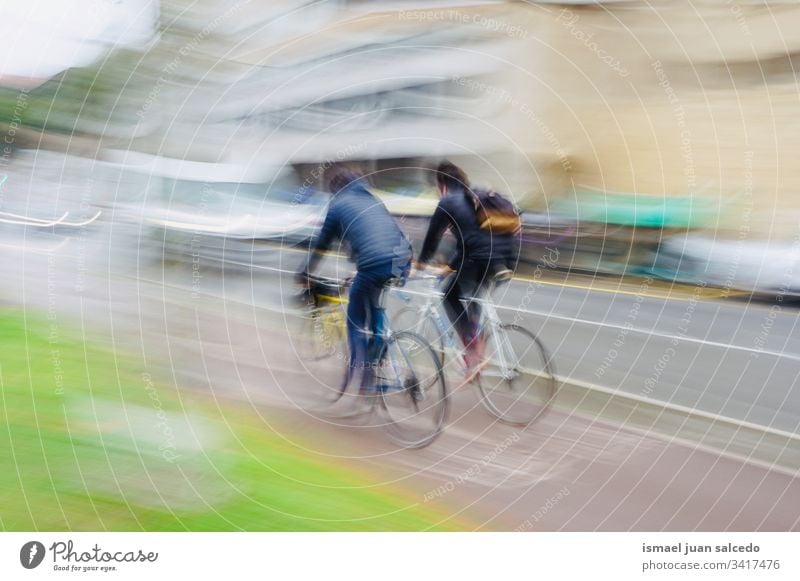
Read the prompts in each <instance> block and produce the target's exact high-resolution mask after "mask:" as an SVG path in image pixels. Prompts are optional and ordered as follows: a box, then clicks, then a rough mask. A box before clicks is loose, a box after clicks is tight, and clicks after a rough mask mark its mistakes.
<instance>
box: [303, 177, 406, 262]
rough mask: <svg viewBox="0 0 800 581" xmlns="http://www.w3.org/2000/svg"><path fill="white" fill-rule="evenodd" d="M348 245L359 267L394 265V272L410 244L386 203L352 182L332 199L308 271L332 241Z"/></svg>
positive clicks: (404, 257)
mask: <svg viewBox="0 0 800 581" xmlns="http://www.w3.org/2000/svg"><path fill="white" fill-rule="evenodd" d="M337 239H339V240H343V241H344V242H346V243H347V245H348V246H349V247H350V257H351V259H352V260H353V262H355V263H356V268H357V269H358V270H369V269H370V268H375V267H378V266H384V265H387V264H395V265H397V267H398V269H399V270H398V273H397V275H398V276H399V275H400V271H401V270H402V269H404V268H405V267H406V266H407V265H408V262H409V261H410V260H411V243H410V242H409V241H408V238H406V236H405V235H404V234H403V232H402V231H401V230H400V227H399V226H398V225H397V222H395V219H394V218H393V217H392V215H391V214H389V211H388V210H387V209H386V206H384V205H383V202H381V201H380V200H379V199H378V198H376V197H375V196H373V195H372V194H371V193H370V192H369V191H368V190H367V189H366V188H365V187H364V186H363V185H361V184H360V183H355V184H353V185H351V186H350V187H348V188H347V189H345V190H342V191H341V192H339V193H338V194H336V195H335V196H333V199H332V200H331V203H330V205H329V206H328V214H327V215H326V216H325V222H324V223H323V224H322V230H321V231H320V233H319V235H318V236H317V239H316V240H315V242H314V245H313V248H314V250H316V252H313V253H312V254H311V257H310V258H309V262H308V265H307V271H311V270H312V269H313V267H314V265H315V264H316V262H317V261H318V260H319V252H322V251H325V250H328V249H329V248H330V246H331V244H332V243H333V242H334V241H335V240H337Z"/></svg>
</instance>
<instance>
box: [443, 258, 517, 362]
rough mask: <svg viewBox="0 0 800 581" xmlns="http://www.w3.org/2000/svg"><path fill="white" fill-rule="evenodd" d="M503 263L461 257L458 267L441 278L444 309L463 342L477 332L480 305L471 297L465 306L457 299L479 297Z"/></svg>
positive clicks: (472, 338)
mask: <svg viewBox="0 0 800 581" xmlns="http://www.w3.org/2000/svg"><path fill="white" fill-rule="evenodd" d="M504 267H505V265H504V263H503V262H502V261H497V260H465V261H463V262H462V263H461V265H460V268H459V269H458V271H457V272H455V273H453V274H452V275H451V276H450V278H449V279H447V281H445V285H444V306H445V310H446V311H447V316H448V317H449V318H450V323H452V325H453V327H455V329H456V332H457V333H458V336H459V337H460V338H461V341H462V342H463V343H464V346H467V345H469V344H470V343H472V341H473V340H474V339H475V337H476V335H477V332H478V324H479V322H480V318H481V308H480V305H478V304H477V303H475V302H472V301H470V302H469V303H467V305H468V306H467V307H465V306H464V303H462V302H461V301H462V300H467V299H470V298H472V297H479V296H480V295H481V294H482V293H483V291H485V290H486V287H487V286H488V285H489V283H490V282H491V280H492V277H493V276H494V275H495V274H497V273H498V272H499V271H500V270H502V269H503V268H504Z"/></svg>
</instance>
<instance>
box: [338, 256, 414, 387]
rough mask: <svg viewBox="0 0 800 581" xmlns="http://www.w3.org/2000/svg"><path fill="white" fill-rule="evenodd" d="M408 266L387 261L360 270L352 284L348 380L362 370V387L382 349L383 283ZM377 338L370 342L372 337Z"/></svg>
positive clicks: (369, 381)
mask: <svg viewBox="0 0 800 581" xmlns="http://www.w3.org/2000/svg"><path fill="white" fill-rule="evenodd" d="M409 268H410V263H409V265H408V266H404V267H403V268H400V269H398V267H397V265H396V264H395V263H391V262H390V263H387V264H382V265H379V266H376V267H374V268H370V269H367V270H359V271H358V273H357V274H356V277H355V279H354V280H353V286H352V287H351V288H350V304H349V305H348V307H347V341H348V343H349V345H350V371H349V373H348V376H347V380H348V382H350V381H353V380H354V379H357V378H358V375H359V374H360V376H361V377H360V386H361V388H366V387H369V386H370V384H371V382H372V377H373V373H372V367H373V362H374V360H375V359H376V358H377V357H378V354H379V353H380V349H381V340H382V337H383V328H384V317H385V315H384V313H383V309H382V308H381V303H380V301H381V292H382V291H383V286H384V285H385V284H386V283H387V282H388V281H389V280H390V279H391V278H393V277H396V276H401V277H405V276H407V274H408V270H409ZM372 337H375V341H374V342H373V343H372V345H370V339H371V338H372Z"/></svg>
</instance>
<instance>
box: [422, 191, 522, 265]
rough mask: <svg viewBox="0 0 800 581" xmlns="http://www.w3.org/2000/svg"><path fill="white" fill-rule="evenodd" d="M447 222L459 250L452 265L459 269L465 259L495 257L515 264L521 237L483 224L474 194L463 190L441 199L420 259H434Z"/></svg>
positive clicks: (494, 258)
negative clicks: (478, 214) (476, 207)
mask: <svg viewBox="0 0 800 581" xmlns="http://www.w3.org/2000/svg"><path fill="white" fill-rule="evenodd" d="M448 226H449V227H450V228H451V230H452V232H453V236H455V238H456V245H457V250H456V254H455V256H453V257H452V259H451V260H450V263H449V264H450V268H453V269H455V270H458V269H459V265H460V264H461V263H462V262H463V261H464V260H477V261H495V260H496V261H501V262H503V263H505V266H506V267H507V268H511V269H513V268H515V265H516V260H517V254H518V251H519V241H518V237H517V236H514V235H511V234H506V235H498V234H494V235H492V234H491V233H490V232H489V231H488V230H484V229H483V228H481V226H480V224H479V223H478V217H477V215H476V214H475V205H474V202H473V200H472V197H471V194H468V193H467V192H465V191H464V190H457V191H453V192H449V193H448V194H447V195H446V196H445V197H443V198H442V199H441V200H439V205H438V206H436V210H435V211H434V212H433V216H432V217H431V223H430V226H428V233H427V235H426V236H425V242H423V244H422V251H421V252H420V254H419V261H420V262H428V261H429V260H430V259H431V257H432V256H433V254H434V253H435V252H436V248H437V247H438V246H439V242H440V241H441V239H442V236H443V235H444V233H445V231H446V230H447V227H448Z"/></svg>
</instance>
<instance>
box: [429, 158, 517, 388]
mask: <svg viewBox="0 0 800 581" xmlns="http://www.w3.org/2000/svg"><path fill="white" fill-rule="evenodd" d="M436 183H437V186H438V188H439V193H440V194H441V196H442V197H441V199H440V200H439V204H438V206H437V207H436V210H435V211H434V213H433V217H432V218H431V223H430V226H428V233H427V235H426V236H425V242H424V243H423V245H422V250H421V251H420V254H419V258H418V261H417V267H418V268H420V269H422V268H424V267H425V264H426V263H427V262H429V261H430V259H431V258H432V257H433V255H434V253H435V252H436V248H437V247H438V246H439V242H440V241H441V239H442V236H443V235H444V233H445V231H446V230H447V229H448V228H450V230H451V231H452V233H453V236H455V239H456V245H457V250H456V253H455V255H454V256H453V257H452V259H451V260H450V262H449V266H450V268H451V269H453V270H454V271H456V272H455V274H454V275H452V276H451V277H450V278H449V279H448V280H447V282H446V283H445V288H444V292H445V295H444V305H445V309H446V310H447V314H448V316H449V318H450V321H451V323H452V324H453V326H454V327H455V329H456V331H457V332H458V335H459V337H460V338H461V340H462V342H463V343H464V346H465V348H466V350H467V351H466V359H467V367H468V368H469V372H468V375H470V373H472V372H474V371H475V370H476V368H477V367H478V366H479V365H480V364H481V361H482V359H483V349H484V346H483V340H482V338H481V337H478V334H477V330H478V322H479V320H480V307H479V306H478V305H477V304H476V303H470V308H469V312H467V309H465V307H464V305H463V303H462V302H461V301H462V300H464V299H468V298H471V297H474V296H478V295H479V294H480V293H481V292H482V291H483V290H484V289H485V287H486V285H487V283H488V282H489V281H490V280H491V278H492V277H493V276H494V275H495V274H497V273H498V272H500V271H502V270H507V269H510V270H513V269H514V267H515V265H516V260H517V256H518V252H519V246H518V240H517V237H516V236H514V235H511V234H506V235H497V234H492V233H491V232H489V231H488V230H485V229H483V228H481V227H480V224H479V222H478V217H477V214H476V212H475V202H474V197H473V193H472V191H471V189H470V183H469V179H468V178H467V175H466V174H465V173H464V171H463V170H462V169H461V168H459V167H458V166H457V165H455V164H453V163H450V162H447V161H445V162H442V163H441V164H439V167H438V168H437V170H436Z"/></svg>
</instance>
